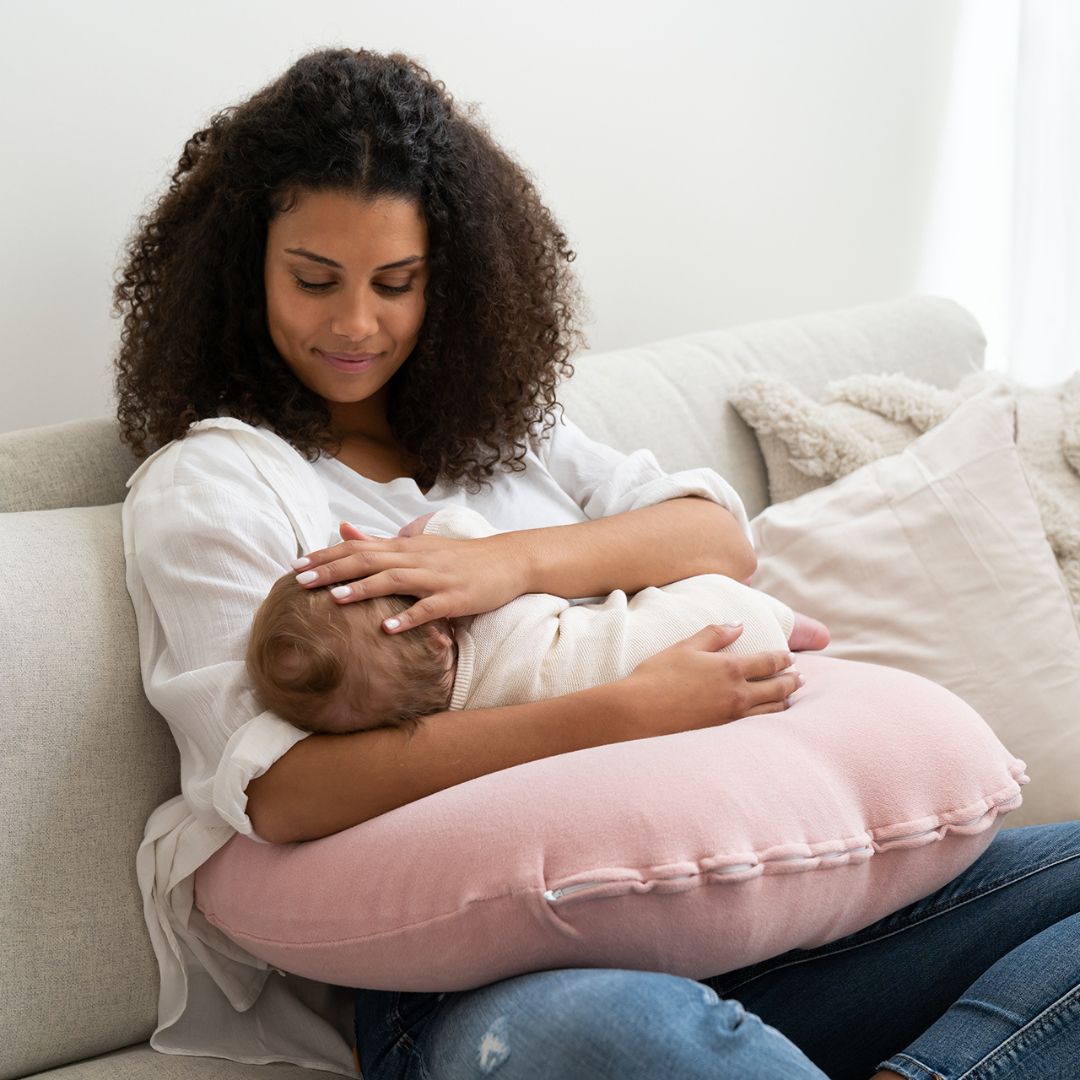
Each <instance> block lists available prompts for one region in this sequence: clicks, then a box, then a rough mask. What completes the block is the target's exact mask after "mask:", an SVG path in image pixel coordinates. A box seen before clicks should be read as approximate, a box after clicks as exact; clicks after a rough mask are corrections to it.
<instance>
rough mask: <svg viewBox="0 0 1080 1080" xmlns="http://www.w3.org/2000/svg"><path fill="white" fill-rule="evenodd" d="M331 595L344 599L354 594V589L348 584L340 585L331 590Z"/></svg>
mask: <svg viewBox="0 0 1080 1080" xmlns="http://www.w3.org/2000/svg"><path fill="white" fill-rule="evenodd" d="M330 595H331V596H336V597H337V598H338V599H339V600H344V599H345V597H346V596H352V589H350V588H349V586H348V585H338V587H337V588H336V589H331V590H330Z"/></svg>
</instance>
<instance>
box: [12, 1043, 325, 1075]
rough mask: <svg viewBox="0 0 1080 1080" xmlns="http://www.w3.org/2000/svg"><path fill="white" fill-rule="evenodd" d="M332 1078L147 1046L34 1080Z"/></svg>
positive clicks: (312, 1071) (294, 1067)
mask: <svg viewBox="0 0 1080 1080" xmlns="http://www.w3.org/2000/svg"><path fill="white" fill-rule="evenodd" d="M330 1075H331V1074H330V1073H326V1072H322V1071H321V1070H315V1069H302V1068H300V1067H299V1066H298V1065H286V1064H283V1063H280V1062H278V1063H274V1064H270V1065H245V1064H243V1063H242V1062H238V1061H226V1060H225V1059H224V1058H210V1057H191V1056H190V1055H187V1054H159V1053H158V1052H157V1051H156V1050H152V1049H151V1048H150V1045H149V1044H148V1043H143V1044H142V1045H141V1046H128V1047H125V1048H124V1049H123V1050H117V1051H115V1052H114V1053H112V1054H104V1055H102V1056H101V1057H96V1058H90V1059H89V1060H87V1061H78V1062H75V1063H74V1064H72V1065H64V1066H62V1067H61V1068H59V1069H50V1070H49V1071H48V1072H43V1073H36V1074H35V1075H34V1077H33V1078H32V1080H318V1078H319V1077H321V1078H322V1080H327V1077H329V1076H330Z"/></svg>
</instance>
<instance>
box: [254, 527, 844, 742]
mask: <svg viewBox="0 0 1080 1080" xmlns="http://www.w3.org/2000/svg"><path fill="white" fill-rule="evenodd" d="M421 530H422V531H423V532H425V533H429V534H435V535H441V536H451V537H455V538H460V539H468V538H471V537H481V536H491V535H492V534H494V533H495V532H496V530H495V529H493V528H492V527H491V526H490V525H489V524H488V523H487V521H485V520H484V518H483V517H481V516H480V515H479V514H477V513H476V512H475V511H472V510H467V509H465V508H464V507H448V508H445V509H443V510H439V511H438V512H437V513H435V514H431V515H428V516H427V518H419V519H417V521H415V522H413V523H412V524H410V525H408V526H406V527H405V528H404V529H402V531H401V535H413V534H415V533H416V532H419V531H421ZM413 603H414V599H413V598H406V597H401V596H385V597H374V598H372V599H370V600H363V601H358V602H356V603H352V604H337V603H335V602H334V600H333V599H332V598H331V597H330V595H329V592H328V590H326V589H304V588H303V587H302V586H300V585H298V584H297V583H296V577H295V573H294V572H289V573H287V574H284V575H283V576H282V577H281V578H280V579H279V580H278V581H277V582H275V583H274V586H273V588H271V590H270V592H269V594H268V596H267V597H266V599H265V600H264V601H263V603H262V605H261V606H260V608H259V610H258V612H257V613H256V615H255V619H254V621H253V623H252V629H251V638H250V641H249V645H248V651H247V666H248V671H249V673H250V675H251V678H252V680H253V682H254V686H255V695H256V697H257V698H258V699H259V701H260V703H261V704H262V705H263V707H264V708H267V709H272V710H273V711H274V712H276V713H277V714H278V715H279V716H280V717H282V718H283V719H285V720H288V721H289V722H290V723H292V724H294V725H296V726H297V727H300V728H304V729H305V730H308V731H318V732H337V733H344V732H350V731H358V730H360V729H364V728H372V727H384V726H396V727H403V728H406V729H407V730H409V731H410V732H411V731H414V730H415V729H416V727H417V726H418V724H419V722H420V720H421V719H422V718H423V717H424V716H427V715H429V714H431V713H436V712H442V711H444V710H446V709H469V708H471V709H482V708H490V707H492V706H497V705H513V704H519V703H521V702H525V701H538V700H541V699H544V698H550V697H558V696H560V695H562V694H569V693H574V692H575V691H577V690H583V689H586V688H588V687H592V686H599V685H601V684H603V683H608V682H614V681H616V680H617V679H621V678H624V677H625V676H627V675H629V674H630V672H632V671H633V670H634V668H636V667H637V666H638V664H640V663H641V662H642V661H643V660H645V659H647V658H648V657H650V656H652V655H654V654H655V653H657V652H659V651H660V650H661V649H665V648H667V647H668V646H669V645H674V644H675V643H676V642H678V641H681V640H682V639H684V638H686V637H689V636H690V635H691V634H694V633H696V632H697V631H698V630H700V629H701V628H702V627H703V626H705V625H706V624H708V623H715V622H729V623H731V622H741V623H742V624H743V632H742V634H741V635H740V636H739V637H738V638H737V639H736V640H735V641H734V642H732V643H731V644H730V645H728V646H726V647H725V649H724V651H726V652H736V653H742V654H744V655H745V654H749V653H754V652H761V651H765V650H774V649H783V650H786V649H788V648H790V647H792V646H793V645H795V644H796V643H795V637H798V638H800V642H799V643H798V646H797V647H810V648H821V647H823V646H824V645H825V644H827V643H828V631H827V630H826V629H825V627H824V626H822V624H820V623H818V622H816V621H815V620H813V619H808V618H806V617H805V616H797V615H796V614H795V613H794V612H793V611H792V610H791V608H789V607H788V606H787V605H786V604H783V603H781V602H780V601H779V600H776V599H774V598H773V597H771V596H769V595H767V594H766V593H763V592H759V591H757V590H755V589H751V588H750V587H749V586H747V585H741V584H739V582H737V581H734V580H732V579H731V578H728V577H724V576H723V575H720V574H702V575H699V576H697V577H691V578H686V579H685V580H683V581H676V582H673V583H671V584H670V585H664V586H662V587H660V588H647V589H642V590H641V591H640V592H638V593H635V594H634V595H633V596H627V595H626V593H624V592H622V591H620V590H616V591H615V592H613V593H611V594H610V595H609V596H608V597H607V598H605V599H603V600H602V601H599V602H597V601H586V602H579V603H574V602H572V601H570V600H565V599H563V598H562V597H559V596H550V595H548V594H544V593H529V594H527V595H525V596H519V597H518V598H517V599H516V600H512V601H510V603H508V604H504V605H503V606H502V607H500V608H496V609H495V610H494V611H488V612H484V613H483V614H480V615H470V616H466V617H464V618H456V619H453V620H451V619H435V620H432V621H431V622H428V623H424V624H422V625H421V626H417V627H414V628H413V629H412V630H406V631H402V632H401V633H400V634H392V635H391V634H387V633H385V632H384V631H383V629H382V622H383V620H384V619H387V618H389V617H390V616H391V615H394V614H397V613H399V612H401V611H404V610H405V609H406V608H408V607H410V606H411V605H412V604H413ZM793 635H794V636H793Z"/></svg>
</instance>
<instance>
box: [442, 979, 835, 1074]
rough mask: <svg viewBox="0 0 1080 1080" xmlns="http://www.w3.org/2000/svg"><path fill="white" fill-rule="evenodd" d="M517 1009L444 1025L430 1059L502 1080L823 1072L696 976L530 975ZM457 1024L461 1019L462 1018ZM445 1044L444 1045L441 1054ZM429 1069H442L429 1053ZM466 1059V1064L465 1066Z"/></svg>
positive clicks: (778, 1034) (737, 1004)
mask: <svg viewBox="0 0 1080 1080" xmlns="http://www.w3.org/2000/svg"><path fill="white" fill-rule="evenodd" d="M528 979H529V980H531V983H530V988H529V992H528V995H527V996H525V997H520V998H517V999H516V1001H515V1006H516V1007H515V1008H514V1009H512V1010H509V1011H502V1010H500V1011H499V1012H498V1014H497V1015H489V1017H488V1020H487V1022H486V1023H485V1024H484V1025H483V1026H482V1028H481V1027H474V1026H472V1025H469V1027H470V1028H471V1031H470V1038H469V1040H468V1042H469V1043H470V1044H471V1045H469V1046H467V1047H466V1046H465V1045H463V1043H462V1040H461V1038H460V1035H461V1034H463V1033H462V1032H461V1031H459V1032H457V1033H456V1034H452V1033H451V1032H449V1031H447V1030H445V1029H444V1030H443V1031H442V1032H441V1034H440V1037H438V1038H436V1039H435V1040H433V1044H432V1046H431V1051H432V1060H433V1061H438V1062H440V1063H447V1056H444V1055H446V1053H447V1051H450V1045H449V1044H451V1043H452V1044H454V1045H453V1051H452V1052H451V1053H450V1054H449V1055H448V1056H449V1057H450V1058H452V1059H454V1060H455V1062H456V1067H455V1068H453V1070H452V1071H450V1070H448V1071H447V1073H446V1075H447V1076H450V1075H453V1076H454V1077H455V1078H456V1077H464V1076H468V1077H470V1078H472V1077H482V1076H489V1075H494V1076H496V1077H497V1078H498V1080H577V1078H582V1080H584V1078H586V1077H588V1078H589V1080H607V1078H611V1080H645V1078H648V1080H654V1078H655V1077H656V1076H678V1077H680V1078H681V1080H698V1078H699V1077H700V1078H701V1080H705V1078H708V1080H716V1078H717V1077H725V1076H731V1077H740V1078H746V1080H753V1078H755V1077H775V1076H779V1075H785V1076H790V1077H797V1078H800V1080H801V1078H804V1077H805V1078H807V1080H811V1078H813V1080H819V1078H820V1080H823V1078H824V1074H822V1073H821V1072H820V1071H818V1070H817V1069H816V1068H815V1067H814V1066H812V1065H811V1064H810V1063H809V1061H807V1059H806V1058H805V1057H804V1056H803V1055H802V1054H801V1053H800V1052H799V1051H798V1050H797V1049H796V1048H795V1047H794V1046H793V1045H792V1044H791V1043H790V1042H789V1041H788V1040H787V1039H786V1038H784V1036H783V1035H781V1034H780V1033H779V1032H777V1031H775V1030H774V1029H773V1028H770V1027H768V1026H767V1025H765V1024H764V1023H762V1021H761V1020H760V1019H759V1018H758V1017H756V1016H754V1015H752V1014H751V1013H748V1012H746V1011H745V1010H744V1009H743V1007H742V1006H741V1005H740V1004H739V1002H737V1001H734V1000H725V999H722V998H720V997H718V996H717V994H716V993H715V991H713V990H712V989H710V988H709V987H707V986H704V985H703V984H701V983H699V982H695V981H694V980H693V979H686V978H681V977H679V976H675V975H665V974H661V973H657V972H645V971H629V970H622V969H581V968H578V969H570V970H561V971H549V972H543V973H536V974H533V975H531V976H528ZM455 1026H456V1025H455ZM440 1051H441V1052H440ZM425 1065H426V1066H427V1069H428V1071H429V1073H430V1075H431V1076H432V1077H433V1078H435V1080H441V1073H440V1071H439V1069H438V1068H435V1069H432V1067H431V1063H430V1062H427V1061H425ZM463 1067H464V1069H463Z"/></svg>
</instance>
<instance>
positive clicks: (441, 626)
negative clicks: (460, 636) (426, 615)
mask: <svg viewBox="0 0 1080 1080" xmlns="http://www.w3.org/2000/svg"><path fill="white" fill-rule="evenodd" d="M418 629H420V630H423V631H424V633H426V634H427V636H428V640H429V641H430V642H431V643H432V644H433V645H435V646H437V647H439V648H443V649H450V648H453V645H454V625H453V623H452V622H451V621H450V620H449V619H433V620H432V621H431V622H426V623H422V624H421V625H420V626H419V627H418Z"/></svg>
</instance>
